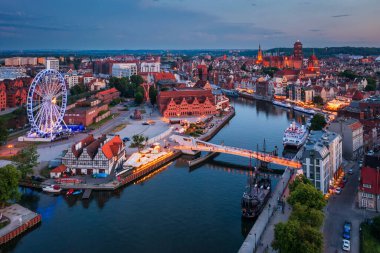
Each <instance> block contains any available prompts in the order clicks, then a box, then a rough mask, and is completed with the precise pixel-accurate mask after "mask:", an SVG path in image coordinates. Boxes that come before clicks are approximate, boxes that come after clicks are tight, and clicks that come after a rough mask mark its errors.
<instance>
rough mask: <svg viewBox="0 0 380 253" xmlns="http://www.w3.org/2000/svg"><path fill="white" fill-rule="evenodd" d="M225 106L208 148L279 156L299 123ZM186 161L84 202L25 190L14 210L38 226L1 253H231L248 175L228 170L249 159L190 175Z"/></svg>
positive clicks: (244, 224)
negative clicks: (33, 215) (30, 215)
mask: <svg viewBox="0 0 380 253" xmlns="http://www.w3.org/2000/svg"><path fill="white" fill-rule="evenodd" d="M232 104H233V105H234V106H235V109H236V116H235V117H234V118H233V119H232V120H231V121H230V122H229V123H228V124H227V125H226V126H225V127H224V128H223V129H222V130H221V131H220V132H219V133H218V134H217V135H216V136H215V137H214V138H213V139H212V140H211V142H214V143H221V142H224V144H225V145H229V146H236V147H242V148H249V149H256V148H257V144H259V145H260V148H262V145H263V140H264V138H265V140H266V147H267V150H272V149H273V148H274V146H276V145H277V146H278V147H279V150H280V154H281V152H282V142H281V140H282V134H283V131H284V129H285V128H286V127H287V126H288V125H289V124H290V123H291V121H292V120H293V119H294V118H296V120H297V121H301V120H302V121H304V120H305V117H304V116H303V115H302V114H298V113H294V112H292V111H289V110H288V109H283V108H280V107H276V106H273V105H271V104H270V103H267V102H263V101H248V100H244V99H235V100H233V102H232ZM186 159H187V158H186V157H182V158H180V159H178V160H176V161H174V162H172V163H171V164H169V165H168V166H166V167H165V168H162V169H160V170H159V171H158V172H157V173H155V174H154V175H152V176H150V177H148V178H146V179H145V180H142V181H140V182H138V183H136V184H133V185H130V186H128V187H126V188H124V189H120V190H119V191H116V192H95V193H93V195H92V197H91V199H90V200H88V201H82V200H81V199H80V198H78V199H76V198H75V197H74V198H69V199H68V198H66V197H64V196H58V197H57V196H56V197H54V196H50V195H47V194H44V193H41V192H39V191H32V190H29V189H24V190H23V196H22V198H21V200H20V204H22V205H24V206H26V207H28V208H30V209H32V210H33V211H36V212H38V213H40V214H41V215H42V223H41V225H39V226H38V227H37V228H35V229H33V230H32V231H30V232H28V233H27V234H25V235H23V236H21V237H19V238H17V239H15V240H14V241H12V242H11V243H9V244H7V245H6V246H5V247H3V248H4V249H3V251H1V252H17V253H22V252H25V253H30V252H39V253H43V252H54V253H65V252H70V253H75V252H78V253H79V252H80V253H82V252H92V253H96V252H236V251H237V250H238V249H239V247H240V246H241V244H242V242H243V241H244V238H245V235H246V234H247V233H248V232H249V230H250V228H251V227H252V225H253V222H248V221H245V220H242V219H241V211H240V199H241V196H242V193H243V191H244V189H245V184H246V181H247V171H245V170H241V169H240V170H237V169H235V168H240V167H242V168H244V167H245V168H248V166H249V159H247V158H242V157H235V156H230V155H225V154H221V155H219V156H218V157H216V158H215V160H216V161H217V162H211V163H207V164H204V165H202V166H200V167H198V168H196V169H193V170H189V168H188V167H187V162H186ZM252 164H253V165H255V161H252ZM272 168H274V169H276V166H272ZM277 177H278V176H276V175H273V180H272V182H273V184H275V183H276V181H277Z"/></svg>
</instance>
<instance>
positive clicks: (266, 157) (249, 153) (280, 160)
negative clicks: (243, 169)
mask: <svg viewBox="0 0 380 253" xmlns="http://www.w3.org/2000/svg"><path fill="white" fill-rule="evenodd" d="M170 138H171V139H172V140H173V141H175V142H177V143H178V145H176V146H174V147H173V148H174V149H177V150H181V151H182V152H183V153H185V154H194V151H208V152H218V153H225V154H230V155H237V156H243V157H248V158H255V159H258V160H260V161H263V162H267V163H274V164H278V165H282V166H285V167H290V168H294V169H300V168H301V167H302V164H301V163H300V162H298V161H295V160H291V159H287V158H284V157H278V156H275V155H272V154H266V153H263V152H257V151H253V150H249V149H242V148H236V147H230V146H225V145H218V144H213V143H209V142H205V141H200V140H197V139H195V138H192V137H184V136H180V135H172V136H171V137H170Z"/></svg>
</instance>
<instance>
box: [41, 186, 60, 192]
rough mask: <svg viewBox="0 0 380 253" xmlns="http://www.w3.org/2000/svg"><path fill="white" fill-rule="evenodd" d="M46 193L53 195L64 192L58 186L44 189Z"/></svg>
mask: <svg viewBox="0 0 380 253" xmlns="http://www.w3.org/2000/svg"><path fill="white" fill-rule="evenodd" d="M42 190H43V191H44V192H51V193H60V192H61V191H62V189H61V187H59V186H58V185H49V186H45V187H43V188H42Z"/></svg>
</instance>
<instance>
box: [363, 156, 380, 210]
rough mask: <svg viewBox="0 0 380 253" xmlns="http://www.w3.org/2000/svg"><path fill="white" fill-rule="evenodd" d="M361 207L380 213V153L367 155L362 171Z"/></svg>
mask: <svg viewBox="0 0 380 253" xmlns="http://www.w3.org/2000/svg"><path fill="white" fill-rule="evenodd" d="M358 200H359V207H360V208H366V209H369V210H373V211H377V212H378V211H380V153H375V154H374V155H366V157H365V161H364V166H363V168H361V170H360V183H359V191H358Z"/></svg>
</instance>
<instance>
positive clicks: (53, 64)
mask: <svg viewBox="0 0 380 253" xmlns="http://www.w3.org/2000/svg"><path fill="white" fill-rule="evenodd" d="M46 69H55V70H59V60H58V59H56V58H47V59H46Z"/></svg>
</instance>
